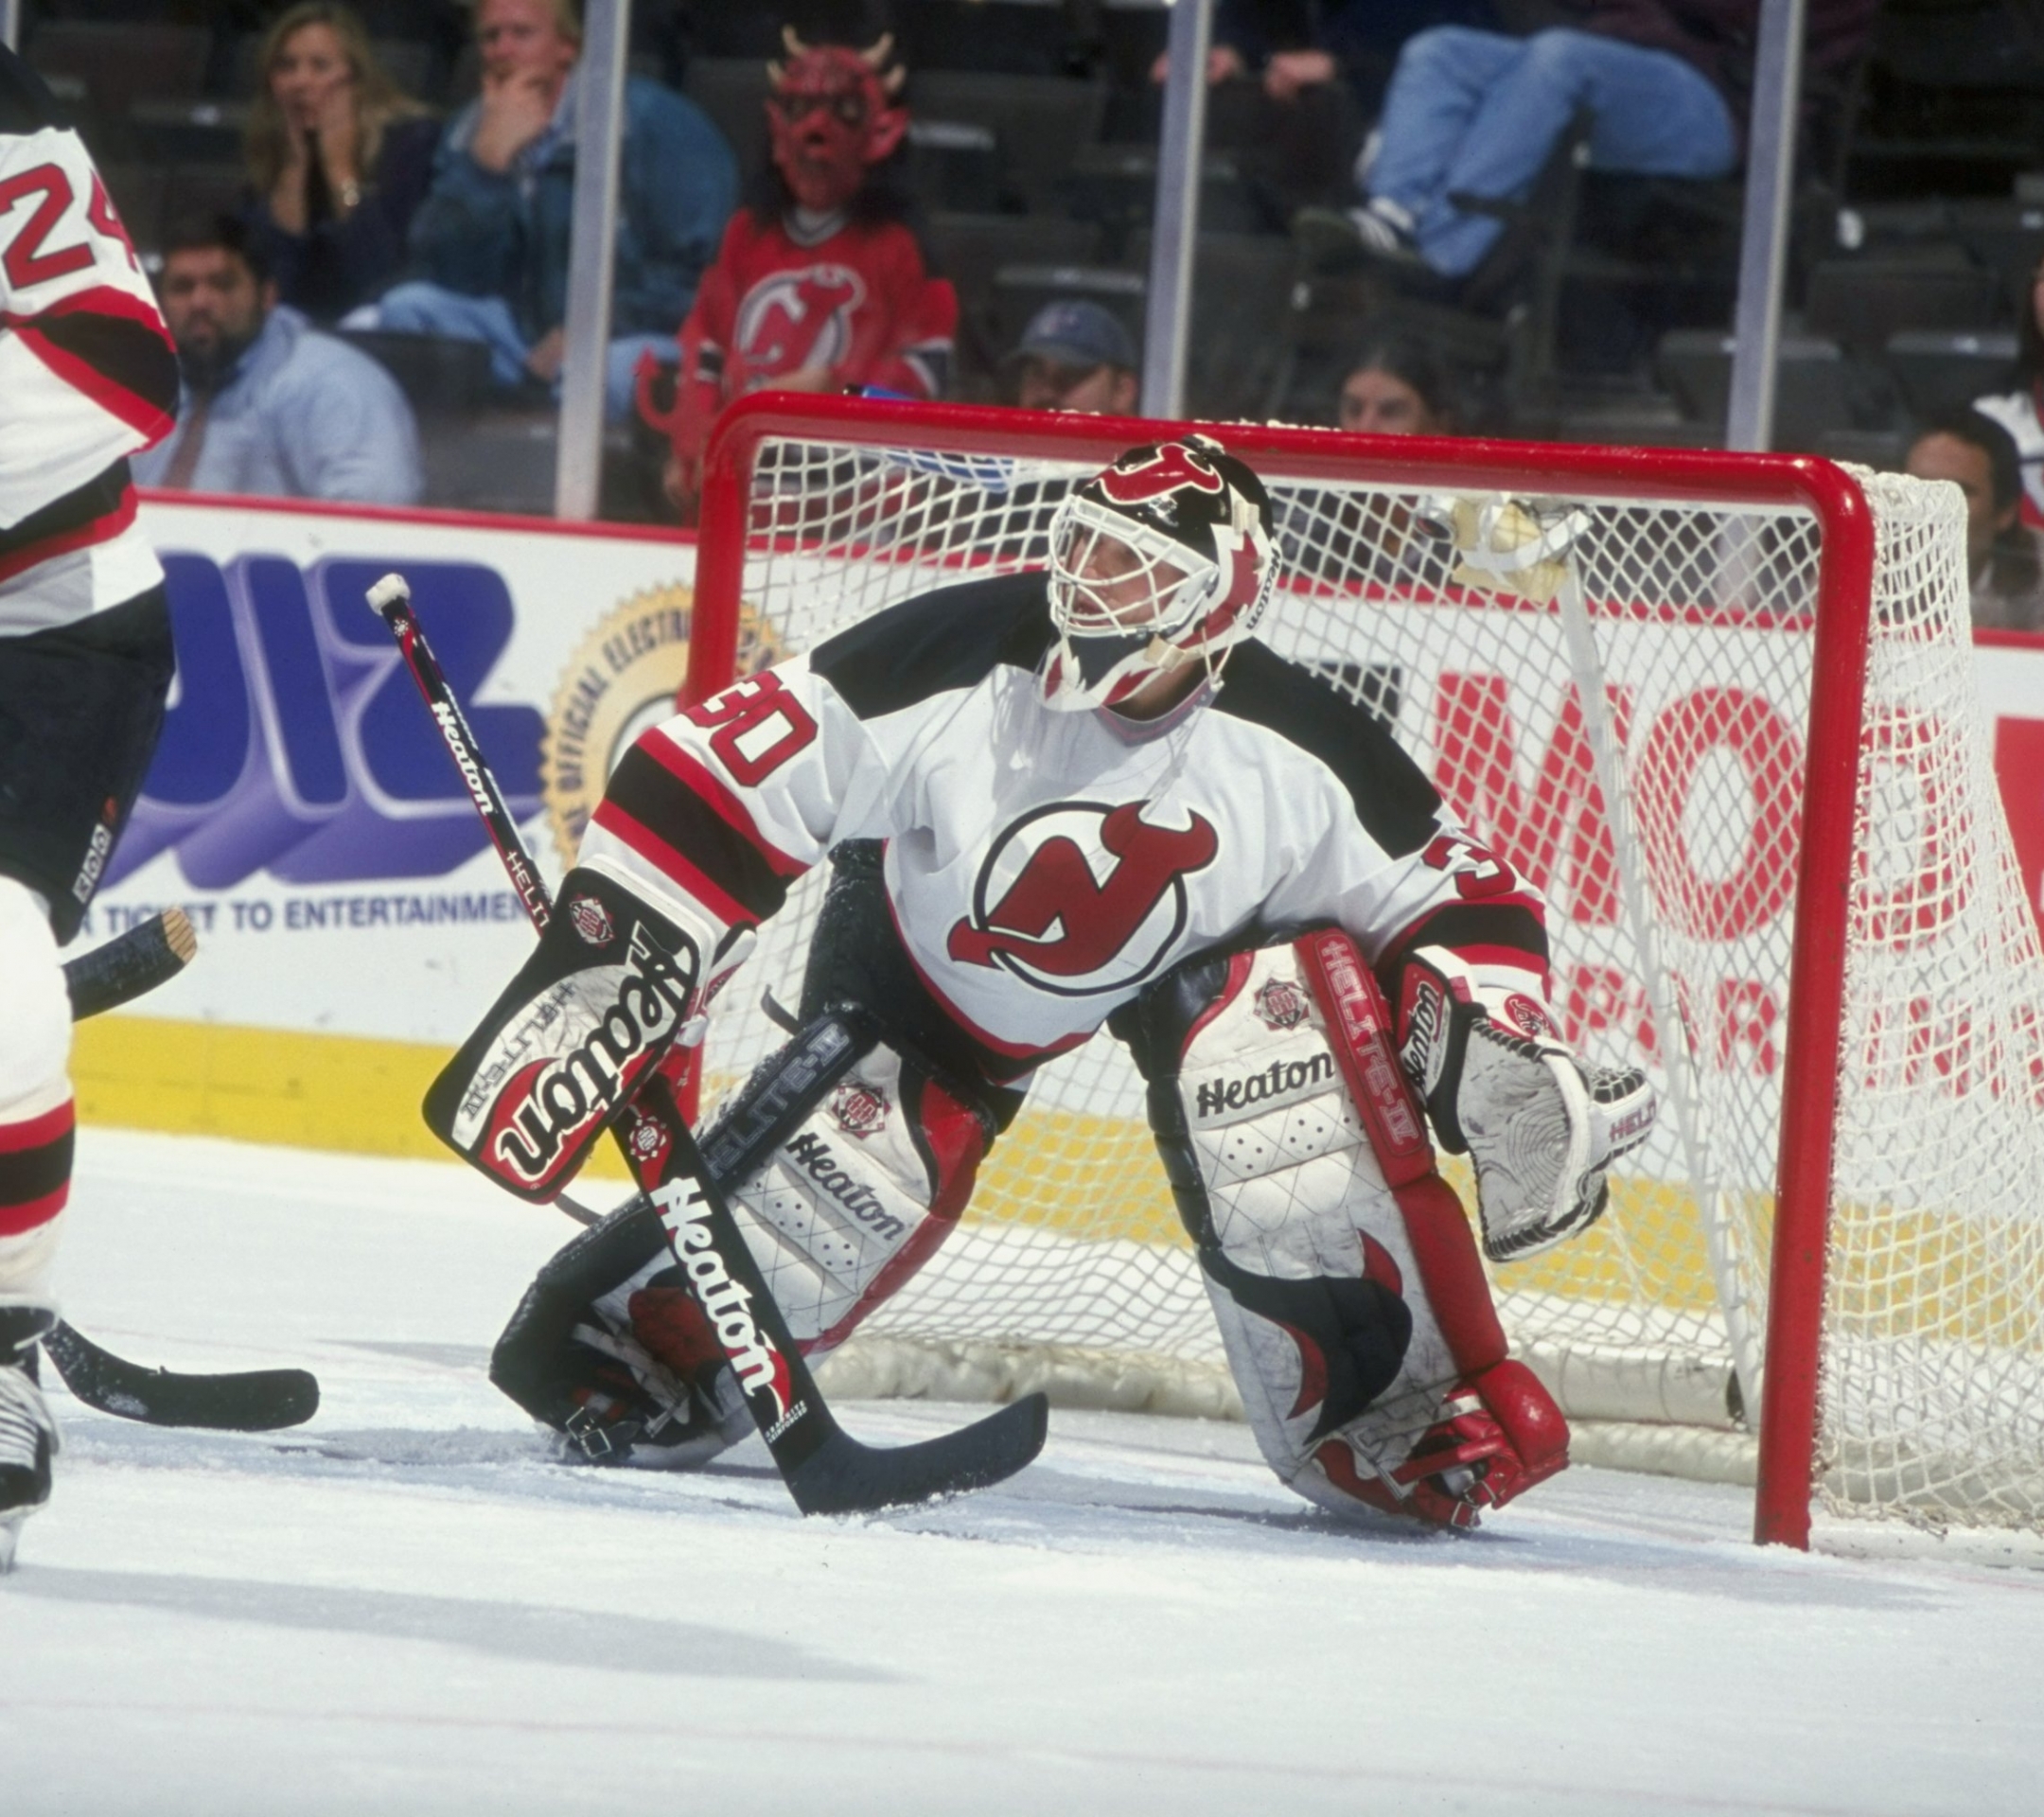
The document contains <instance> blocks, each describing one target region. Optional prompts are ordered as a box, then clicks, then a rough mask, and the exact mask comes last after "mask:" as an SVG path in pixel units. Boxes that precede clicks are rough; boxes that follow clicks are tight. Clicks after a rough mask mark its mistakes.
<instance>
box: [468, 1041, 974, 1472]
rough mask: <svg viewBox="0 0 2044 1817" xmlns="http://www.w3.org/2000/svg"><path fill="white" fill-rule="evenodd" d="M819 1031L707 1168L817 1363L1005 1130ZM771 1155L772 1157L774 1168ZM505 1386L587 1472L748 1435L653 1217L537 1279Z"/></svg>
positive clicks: (744, 1096)
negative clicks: (586, 1461)
mask: <svg viewBox="0 0 2044 1817" xmlns="http://www.w3.org/2000/svg"><path fill="white" fill-rule="evenodd" d="M866 1021H867V1018H865V1017H864V1016H862V1015H860V1014H857V1013H841V1012H834V1013H831V1014H825V1015H822V1016H819V1017H818V1018H816V1019H815V1020H814V1021H812V1022H811V1023H810V1024H808V1025H807V1026H806V1027H805V1028H804V1029H803V1030H802V1032H801V1033H800V1034H799V1035H798V1036H797V1037H796V1038H795V1039H794V1040H793V1041H791V1042H789V1043H788V1044H787V1045H786V1046H785V1047H784V1048H783V1049H782V1050H779V1051H778V1052H777V1053H775V1054H774V1055H773V1056H772V1057H770V1058H769V1059H768V1060H767V1061H766V1062H765V1063H764V1064H763V1065H762V1066H760V1067H758V1068H757V1069H756V1070H755V1071H754V1073H753V1075H752V1077H751V1078H750V1079H749V1080H748V1081H747V1082H746V1085H745V1086H744V1087H743V1088H742V1089H741V1090H739V1091H738V1092H736V1093H734V1094H733V1095H732V1097H731V1100H730V1101H729V1102H728V1103H727V1104H726V1105H725V1106H724V1109H723V1111H722V1113H721V1114H720V1115H719V1117H718V1119H717V1120H716V1121H715V1123H714V1125H713V1126H712V1127H711V1128H710V1129H709V1130H707V1131H706V1132H705V1134H704V1136H703V1138H702V1149H703V1154H704V1157H705V1160H706V1162H707V1164H708V1165H709V1166H710V1168H711V1171H712V1173H713V1176H714V1178H715V1179H716V1180H717V1183H718V1184H719V1185H720V1186H721V1187H722V1188H723V1190H724V1192H725V1195H726V1197H727V1198H728V1200H729V1201H730V1204H731V1213H732V1216H733V1218H734V1219H735V1220H736V1222H737V1224H738V1227H739V1229H740V1230H741V1231H742V1232H743V1233H744V1235H745V1239H746V1242H747V1244H749V1247H750V1249H751V1251H752V1255H753V1259H754V1260H755V1261H757V1262H758V1263H759V1266H760V1272H761V1273H762V1275H763V1276H764V1277H765V1278H766V1279H767V1285H768V1287H769V1288H770V1289H771V1290H772V1292H773V1294H774V1297H775V1301H776V1303H777V1304H778V1305H779V1306H780V1307H781V1310H782V1312H783V1314H784V1315H785V1317H786V1318H787V1321H788V1326H789V1329H790V1331H791V1332H793V1334H794V1336H795V1338H796V1340H797V1342H798V1343H799V1344H800V1346H801V1348H802V1350H803V1352H804V1353H805V1354H807V1355H810V1356H821V1355H823V1354H825V1353H826V1352H828V1351H829V1350H831V1349H832V1348H834V1347H835V1346H836V1345H837V1344H838V1343H840V1342H842V1341H843V1339H844V1338H845V1337H846V1336H847V1335H849V1334H850V1332H852V1331H853V1330H854V1329H855V1327H856V1326H857V1324H858V1322H859V1320H860V1319H862V1318H864V1317H865V1316H866V1314H868V1313H870V1312H871V1311H872V1309H873V1308H874V1307H875V1306H877V1305H879V1304H880V1303H881V1302H882V1301H883V1300H884V1299H886V1298H887V1297H888V1296H889V1295H890V1294H891V1293H893V1292H894V1291H895V1289H896V1288H898V1287H899V1286H900V1285H901V1283H902V1282H903V1281H905V1280H907V1279H908V1277H909V1276H910V1275H911V1274H913V1273H914V1271H915V1270H916V1269H917V1268H918V1267H920V1266H921V1265H922V1264H923V1262H924V1261H927V1260H928V1258H929V1257H930V1255H932V1254H933V1253H934V1252H935V1250H936V1248H937V1246H938V1245H939V1244H941V1243H942V1242H943V1239H944V1237H945V1236H947V1235H948V1234H949V1233H950V1231H951V1230H952V1228H953V1227H954V1226H956V1224H957V1221H958V1216H959V1213H960V1211H961V1210H962V1209H963V1208H964V1206H965V1204H966V1202H967V1200H968V1199H969V1198H970V1196H971V1193H972V1185H973V1179H974V1175H975V1173H976V1171H977V1168H978V1161H979V1158H980V1156H981V1155H982V1154H983V1153H984V1152H985V1149H986V1145H987V1142H988V1140H989V1139H990V1136H991V1131H992V1127H993V1120H992V1117H991V1115H990V1114H989V1113H988V1112H987V1111H986V1110H984V1109H983V1108H981V1107H978V1106H975V1105H972V1104H970V1103H967V1102H966V1101H965V1100H964V1099H963V1098H962V1097H960V1096H959V1095H957V1094H956V1093H954V1092H953V1091H951V1090H949V1089H947V1088H946V1087H945V1086H943V1085H940V1084H939V1083H937V1082H936V1081H935V1080H933V1079H932V1078H931V1077H930V1076H929V1075H928V1073H927V1071H926V1069H925V1068H924V1067H922V1066H921V1065H920V1064H919V1063H918V1062H916V1061H914V1060H911V1059H905V1058H904V1057H903V1056H902V1055H901V1054H899V1053H897V1052H895V1051H894V1050H891V1049H889V1048H886V1047H874V1046H872V1045H871V1042H870V1037H865V1036H862V1035H861V1034H860V1033H859V1032H858V1026H859V1025H860V1024H862V1023H865V1022H866ZM762 1146H765V1147H766V1149H767V1153H766V1154H765V1155H764V1156H763V1155H761V1153H760V1150H761V1148H762ZM491 1379H492V1380H493V1381H495V1382H496V1383H497V1385H498V1386H499V1387H501V1388H502V1389H503V1391H504V1392H505V1393H506V1394H508V1395H509V1396H510V1397H511V1398H512V1399H513V1400H514V1401H516V1402H519V1404H520V1406H522V1407H524V1408H525V1409H526V1410H527V1411H528V1412H529V1413H531V1414H532V1415H533V1417H534V1418H535V1419H537V1420H540V1421H541V1422H542V1423H543V1424H546V1425H549V1426H552V1427H554V1428H555V1430H557V1431H560V1432H563V1433H565V1434H566V1435H567V1437H568V1438H569V1439H570V1440H571V1441H572V1443H573V1447H574V1451H575V1454H576V1455H580V1456H583V1457H587V1458H590V1459H591V1460H593V1461H597V1462H607V1463H608V1462H623V1461H626V1459H630V1460H631V1461H634V1462H639V1463H654V1464H662V1465H695V1464H699V1463H702V1462H704V1461H706V1460H707V1459H708V1458H710V1457H712V1456H714V1455H716V1453H717V1452H719V1451H721V1450H723V1449H724V1448H725V1447H726V1446H727V1445H729V1444H731V1443H733V1442H735V1441H736V1440H737V1439H739V1438H744V1437H745V1436H746V1434H747V1433H749V1431H751V1429H752V1425H751V1420H750V1418H749V1415H748V1413H747V1411H746V1406H745V1401H744V1397H743V1395H742V1394H741V1393H740V1391H739V1388H738V1384H737V1381H736V1378H735V1377H734V1376H733V1375H732V1374H731V1370H730V1368H729V1367H726V1365H725V1363H724V1360H723V1352H722V1350H720V1349H719V1348H718V1345H717V1341H716V1338H715V1335H714V1332H712V1330H711V1328H710V1324H709V1321H708V1320H707V1318H706V1317H705V1316H704V1314H703V1313H702V1310H701V1308H700V1307H699V1306H697V1304H696V1300H695V1298H694V1297H693V1296H692V1295H691V1294H690V1293H689V1291H688V1288H687V1285H686V1282H685V1279H684V1277H683V1275H682V1272H681V1270H680V1268H679V1267H678V1265H677V1264H676V1262H675V1260H674V1257H673V1254H672V1252H671V1250H670V1249H669V1247H668V1244H667V1241H666V1238H665V1235H664V1233H663V1232H662V1230H661V1224H660V1220H659V1218H658V1216H657V1215H656V1214H655V1213H654V1212H653V1211H652V1210H651V1208H648V1207H645V1206H643V1205H642V1206H639V1207H638V1208H636V1209H635V1210H627V1211H623V1212H617V1213H613V1214H612V1215H611V1217H610V1218H608V1219H606V1220H605V1221H604V1222H603V1224H601V1225H599V1226H596V1227H595V1228H593V1229H591V1230H590V1231H587V1232H585V1233H583V1234H582V1235H581V1236H578V1237H576V1238H575V1239H574V1240H573V1242H572V1243H570V1244H567V1245H566V1246H565V1247H564V1248H563V1249H562V1250H561V1251H560V1252H559V1254H558V1255H556V1256H555V1258H554V1260H553V1261H550V1262H549V1263H548V1264H547V1266H546V1267H545V1268H544V1269H542V1270H541V1271H540V1275H539V1278H538V1279H537V1280H536V1281H535V1282H534V1283H533V1286H532V1288H531V1289H530V1290H529V1291H528V1292H527V1294H526V1296H525V1299H524V1301H523V1302H522V1303H521V1304H520V1308H519V1310H518V1313H517V1314H515V1315H514V1316H513V1318H512V1321H511V1324H510V1325H509V1326H508V1327H507V1328H506V1330H505V1332H504V1334H503V1336H502V1338H501V1339H500V1340H499V1342H498V1346H497V1352H496V1355H495V1357H494V1359H493V1361H492V1365H491Z"/></svg>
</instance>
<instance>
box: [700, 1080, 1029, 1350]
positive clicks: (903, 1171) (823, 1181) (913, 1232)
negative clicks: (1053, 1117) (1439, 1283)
mask: <svg viewBox="0 0 2044 1817" xmlns="http://www.w3.org/2000/svg"><path fill="white" fill-rule="evenodd" d="M992 1137H993V1119H992V1117H991V1116H990V1115H989V1113H988V1112H987V1110H986V1109H985V1108H984V1107H982V1106H980V1105H978V1104H974V1103H969V1102H967V1100H966V1099H965V1098H964V1097H963V1096H961V1095H960V1093H959V1092H958V1091H956V1090H954V1089H953V1088H952V1087H951V1086H949V1085H946V1084H943V1083H940V1082H939V1081H938V1080H937V1079H935V1078H934V1077H933V1076H932V1075H931V1074H930V1072H929V1071H928V1070H927V1069H926V1068H925V1067H924V1066H922V1065H921V1064H920V1062H919V1061H917V1060H916V1059H914V1058H913V1057H911V1056H908V1055H905V1054H904V1053H902V1052H901V1051H899V1050H896V1049H895V1048H893V1047H891V1046H890V1045H888V1044H887V1043H886V1042H881V1043H880V1044H878V1045H876V1046H875V1047H874V1048H872V1050H871V1051H869V1052H868V1053H867V1054H866V1055H865V1056H864V1057H863V1058H862V1059H860V1060H859V1061H858V1062H857V1064H856V1065H855V1066H854V1067H852V1069H851V1070H850V1071H849V1072H847V1073H846V1074H845V1075H844V1077H843V1078H842V1079H840V1080H839V1081H837V1084H836V1085H833V1086H832V1088H831V1089H830V1091H829V1093H828V1094H827V1095H826V1096H825V1097H824V1098H823V1099H822V1100H821V1101H820V1102H819V1103H818V1104H817V1105H816V1106H815V1108H814V1109H813V1110H812V1111H811V1112H810V1113H809V1115H808V1116H807V1117H806V1118H805V1119H804V1120H803V1121H802V1124H801V1126H800V1127H799V1128H797V1129H796V1130H794V1132H793V1133H792V1134H791V1135H790V1136H789V1137H788V1138H787V1139H786V1140H784V1142H782V1143H781V1144H780V1145H779V1146H778V1147H776V1148H775V1149H774V1150H773V1152H772V1153H771V1154H770V1155H768V1156H767V1159H766V1161H765V1162H764V1163H763V1164H762V1165H761V1166H759V1167H758V1168H757V1169H755V1170H754V1171H753V1172H752V1173H750V1174H749V1175H748V1176H747V1177H746V1178H744V1179H741V1180H739V1181H737V1182H735V1183H734V1184H733V1185H732V1186H731V1189H730V1192H729V1196H730V1198H731V1211H732V1214H733V1216H734V1217H735V1218H736V1219H737V1222H738V1227H739V1228H740V1229H741V1230H742V1231H743V1232H744V1233H745V1238H746V1242H747V1244H749V1247H750V1248H751V1251H752V1256H753V1260H754V1261H757V1262H758V1263H759V1267H760V1273H761V1274H762V1275H763V1276H764V1277H765V1278H766V1280H767V1286H768V1287H769V1288H770V1289H771V1290H772V1292H773V1296H774V1300H775V1303H776V1304H777V1305H779V1307H780V1308H781V1311H782V1313H783V1314H784V1315H785V1317H786V1318H787V1321H788V1329H789V1330H790V1331H791V1332H793V1333H794V1334H795V1337H796V1339H797V1341H798V1342H799V1343H800V1344H801V1345H802V1350H803V1352H804V1353H805V1354H807V1355H809V1356H812V1357H815V1356H822V1355H824V1354H827V1353H828V1352H829V1351H830V1350H833V1349H835V1348H836V1347H837V1345H839V1344H841V1343H842V1342H843V1341H844V1340H845V1339H846V1338H847V1337H849V1336H850V1335H851V1334H852V1332H854V1331H855V1329H856V1328H857V1326H858V1324H859V1322H860V1321H861V1320H862V1319H864V1318H865V1317H866V1316H867V1314H870V1313H871V1312H872V1310H873V1308H874V1307H876V1306H878V1305H879V1304H880V1303H881V1302H882V1301H884V1300H885V1299H887V1298H888V1297H890V1295H891V1294H893V1293H894V1292H895V1291H896V1290H897V1289H898V1288H899V1287H900V1286H901V1285H902V1283H903V1282H904V1281H906V1280H907V1279H908V1278H909V1277H910V1276H911V1275H913V1274H914V1273H915V1271H916V1270H917V1269H918V1268H920V1267H922V1266H923V1264H924V1263H925V1261H928V1260H929V1258H930V1257H931V1256H932V1255H934V1254H935V1253H936V1251H937V1249H938V1247H939V1246H940V1245H941V1244H943V1241H944V1239H945V1238H946V1237H948V1236H949V1235H950V1233H951V1231H952V1230H953V1229H954V1228H955V1227H956V1226H957V1224H958V1219H959V1214H960V1212H961V1211H962V1210H963V1209H964V1208H965V1206H966V1203H967V1202H968V1201H969V1200H970V1198H971V1197H972V1189H973V1182H974V1180H975V1178H976V1177H977V1175H978V1167H979V1162H980V1159H981V1158H982V1156H983V1155H985V1153H986V1150H987V1146H988V1143H989V1142H990V1141H991V1139H992ZM713 1139H714V1133H713Z"/></svg>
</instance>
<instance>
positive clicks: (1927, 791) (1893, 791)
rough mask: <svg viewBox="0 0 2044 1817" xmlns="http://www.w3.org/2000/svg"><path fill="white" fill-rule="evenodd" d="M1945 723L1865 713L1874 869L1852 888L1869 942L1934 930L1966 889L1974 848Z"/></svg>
mask: <svg viewBox="0 0 2044 1817" xmlns="http://www.w3.org/2000/svg"><path fill="white" fill-rule="evenodd" d="M1957 742H1958V741H1957V739H1956V737H1955V735H1954V733H1953V730H1952V728H1950V727H1949V726H1947V725H1946V724H1944V723H1943V722H1941V721H1938V720H1934V719H1926V718H1923V717H1922V716H1921V715H1920V714H1912V713H1894V712H1889V713H1881V714H1876V715H1874V716H1872V717H1870V718H1869V720H1868V721H1867V728H1866V746H1867V751H1868V755H1869V758H1870V760H1871V764H1872V775H1871V778H1870V781H1871V788H1870V790H1869V796H1868V800H1869V811H1870V813H1871V814H1873V815H1875V816H1877V817H1878V825H1877V827H1876V828H1875V829H1874V832H1873V835H1872V838H1871V840H1870V844H1871V846H1872V849H1873V851H1874V853H1875V854H1877V855H1878V856H1877V859H1876V865H1875V870H1874V872H1872V873H1866V874H1863V875H1862V876H1861V878H1860V880H1859V916H1860V925H1861V926H1863V927H1864V928H1865V930H1866V938H1867V939H1868V940H1869V941H1870V942H1873V943H1874V944H1877V945H1882V946H1892V947H1903V946H1909V945H1912V944H1915V943H1916V942H1917V941H1919V940H1926V939H1929V938H1930V937H1931V936H1932V935H1935V934H1937V933H1939V932H1941V931H1942V930H1943V929H1944V928H1945V927H1946V926H1947V925H1948V924H1949V922H1950V921H1951V919H1952V917H1953V916H1954V915H1956V914H1957V913H1958V912H1959V911H1960V910H1961V909H1962V908H1965V903H1966V899H1967V894H1968V883H1967V875H1966V871H1967V866H1968V865H1969V864H1970V863H1971V862H1972V860H1973V857H1974V852H1973V850H1972V847H1971V844H1970V842H1968V841H1965V840H1964V839H1963V838H1961V837H1960V835H1961V831H1962V829H1961V826H1960V822H1959V819H1958V816H1957V815H1956V814H1955V812H1954V808H1955V806H1956V805H1957V803H1956V802H1955V799H1954V797H1955V794H1956V793H1957V791H1955V790H1954V789H1953V788H1952V786H1951V785H1952V784H1953V783H1954V782H1956V781H1957V780H1958V779H1957V778H1956V777H1955V776H1954V775H1953V773H1952V771H1953V767H1954V766H1955V765H1956V764H1957V763H1958V762H1959V761H1960V752H1959V750H1958V749H1957Z"/></svg>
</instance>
